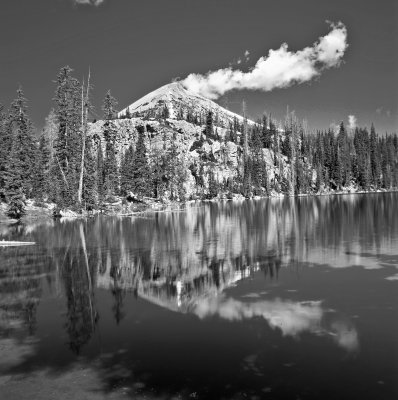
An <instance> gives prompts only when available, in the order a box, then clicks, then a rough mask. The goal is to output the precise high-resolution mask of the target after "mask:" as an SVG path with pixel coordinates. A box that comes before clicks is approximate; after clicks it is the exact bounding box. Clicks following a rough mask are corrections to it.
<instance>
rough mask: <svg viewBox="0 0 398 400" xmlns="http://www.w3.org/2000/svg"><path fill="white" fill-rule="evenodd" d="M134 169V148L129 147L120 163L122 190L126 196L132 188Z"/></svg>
mask: <svg viewBox="0 0 398 400" xmlns="http://www.w3.org/2000/svg"><path fill="white" fill-rule="evenodd" d="M133 171H134V148H133V146H132V145H130V146H129V147H128V149H127V150H126V152H125V153H124V155H123V158H122V162H121V165H120V190H121V193H122V195H123V196H126V195H127V194H128V193H129V192H130V191H131V190H132V181H133Z"/></svg>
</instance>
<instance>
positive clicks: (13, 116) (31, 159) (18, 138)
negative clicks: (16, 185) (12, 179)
mask: <svg viewBox="0 0 398 400" xmlns="http://www.w3.org/2000/svg"><path fill="white" fill-rule="evenodd" d="M26 102H27V100H26V99H25V97H24V93H23V90H22V88H19V89H18V90H17V97H16V99H15V100H14V101H13V102H12V103H11V107H10V113H9V117H8V124H9V132H10V134H11V141H12V146H14V154H16V155H17V157H18V163H19V165H20V173H21V176H20V178H21V184H22V191H23V193H24V195H25V196H26V198H29V197H31V196H32V194H33V186H34V184H35V182H34V179H35V177H34V169H35V163H36V154H37V152H36V145H35V142H34V138H33V137H34V130H33V125H32V123H31V121H30V120H29V118H28V115H27V106H26ZM10 157H11V155H10ZM8 168H9V167H7V169H8Z"/></svg>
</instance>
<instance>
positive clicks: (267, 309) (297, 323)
mask: <svg viewBox="0 0 398 400" xmlns="http://www.w3.org/2000/svg"><path fill="white" fill-rule="evenodd" d="M194 313H195V314H196V315H197V316H198V317H199V318H205V317H209V316H212V315H218V316H219V317H221V318H224V319H227V320H230V321H240V320H242V319H246V318H253V317H262V318H264V319H265V320H267V322H268V323H269V325H270V326H271V327H272V328H279V329H280V330H281V331H282V333H283V335H290V336H295V335H297V334H299V333H301V332H303V331H311V332H316V331H319V327H320V321H321V318H322V315H323V311H322V308H321V305H320V302H319V301H311V302H292V301H283V300H279V299H277V300H273V301H260V302H256V303H246V302H241V301H238V300H234V299H228V300H225V299H223V298H210V299H203V300H201V301H199V302H198V304H197V306H196V308H195V310H194Z"/></svg>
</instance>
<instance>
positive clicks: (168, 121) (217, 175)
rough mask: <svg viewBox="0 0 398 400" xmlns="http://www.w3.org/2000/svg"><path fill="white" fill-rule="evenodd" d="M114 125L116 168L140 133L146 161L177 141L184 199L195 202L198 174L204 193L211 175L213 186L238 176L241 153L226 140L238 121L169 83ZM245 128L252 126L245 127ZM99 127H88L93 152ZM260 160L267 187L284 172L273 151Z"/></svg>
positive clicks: (282, 162) (101, 140)
mask: <svg viewBox="0 0 398 400" xmlns="http://www.w3.org/2000/svg"><path fill="white" fill-rule="evenodd" d="M165 109H167V112H166V114H167V115H165V113H164V110H165ZM209 111H212V113H213V128H214V132H215V133H216V134H215V135H212V137H206V135H205V133H204V128H205V119H206V115H207V113H208V112H209ZM132 115H134V116H132ZM126 116H127V117H126ZM113 123H114V124H115V127H116V129H117V132H118V134H117V138H116V152H117V159H118V162H119V163H120V160H121V156H122V154H124V152H125V151H126V150H127V148H128V147H129V146H130V145H131V144H132V145H133V146H135V145H136V143H137V140H138V135H139V133H138V132H139V129H141V130H142V128H144V130H145V137H146V147H147V150H148V156H149V158H150V157H151V154H154V153H156V152H161V151H164V150H163V149H164V148H165V147H166V148H169V147H170V145H171V143H172V142H174V141H177V147H178V150H179V154H178V158H179V161H180V162H181V164H182V165H183V166H184V168H185V169H186V172H187V179H186V182H185V192H186V198H187V199H189V198H194V197H195V193H196V192H197V180H198V176H199V169H200V168H202V171H201V173H202V175H203V180H204V187H205V188H206V187H208V182H209V176H210V172H212V174H213V176H214V179H215V180H216V181H217V182H218V183H226V182H228V180H230V181H231V180H234V179H235V178H236V177H237V176H238V175H240V176H242V175H243V148H242V146H241V145H239V144H236V143H235V142H234V141H232V140H231V133H230V130H231V127H232V126H233V125H234V124H235V125H237V126H238V127H239V128H238V129H240V130H241V126H242V123H243V117H242V116H239V115H237V114H234V113H232V112H230V111H228V110H226V109H225V108H223V107H221V106H219V105H218V104H216V103H215V102H213V101H211V100H208V99H205V98H204V97H202V96H199V95H197V94H194V93H190V92H189V91H187V90H186V89H185V88H184V87H183V86H182V84H181V83H178V82H175V83H171V84H169V85H165V86H163V87H161V88H160V89H158V90H155V91H154V92H152V93H149V94H148V95H146V96H144V97H143V98H142V99H140V100H138V101H136V102H134V103H133V104H131V105H130V106H129V107H127V108H125V109H123V110H122V111H120V112H119V114H118V119H116V120H114V121H113ZM248 124H249V125H250V124H254V123H253V122H252V121H248ZM103 125H104V121H97V122H95V123H92V124H91V125H90V129H89V134H90V135H92V137H93V138H94V142H95V143H96V144H97V146H98V145H99V144H101V146H102V148H103V149H104V147H105V140H104V138H103V133H102V131H103ZM236 135H237V136H238V137H240V136H241V132H240V131H239V130H237V132H236ZM238 142H239V141H238ZM263 155H264V161H265V163H266V169H267V175H268V178H269V179H270V181H272V180H274V179H275V177H276V175H277V174H278V172H279V171H281V172H282V173H286V171H287V168H288V166H287V163H286V160H285V159H284V158H283V157H279V161H278V166H277V167H275V166H274V158H275V155H274V153H273V151H272V150H269V149H263ZM205 190H207V189H205Z"/></svg>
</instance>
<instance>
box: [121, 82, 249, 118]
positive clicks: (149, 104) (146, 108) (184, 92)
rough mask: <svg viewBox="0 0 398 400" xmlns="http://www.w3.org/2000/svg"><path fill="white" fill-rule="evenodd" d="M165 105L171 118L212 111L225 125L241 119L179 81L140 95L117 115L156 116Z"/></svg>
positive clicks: (204, 113)
mask: <svg viewBox="0 0 398 400" xmlns="http://www.w3.org/2000/svg"><path fill="white" fill-rule="evenodd" d="M165 107H167V109H168V114H169V116H170V118H172V119H177V118H178V116H179V115H186V114H187V113H188V112H189V113H191V114H193V115H198V116H199V115H202V116H204V115H206V114H207V113H208V112H209V111H212V112H213V114H214V115H217V117H218V121H219V122H220V123H221V124H223V125H226V126H227V124H228V122H232V121H233V119H234V118H237V119H238V120H240V121H242V120H243V117H242V116H240V115H238V114H235V113H233V112H232V111H229V110H227V109H225V108H224V107H221V106H220V105H219V104H217V103H215V102H214V101H212V100H210V99H207V98H205V97H203V96H201V95H199V94H197V93H194V92H192V91H190V90H188V89H186V88H185V87H184V85H183V84H182V83H181V82H179V81H176V82H171V83H168V84H167V85H164V86H161V87H160V88H158V89H156V90H154V91H152V92H150V93H148V94H147V95H145V96H143V97H141V98H140V99H139V100H137V101H135V102H134V103H132V104H130V105H129V106H128V107H126V108H124V109H123V110H121V111H120V112H119V113H118V117H119V118H121V117H125V116H126V115H127V114H128V113H130V114H131V115H134V116H141V117H143V116H157V115H160V114H161V112H162V110H164V108H165Z"/></svg>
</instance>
